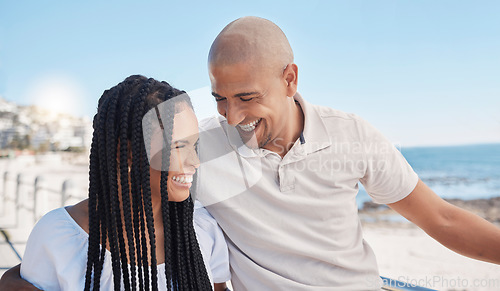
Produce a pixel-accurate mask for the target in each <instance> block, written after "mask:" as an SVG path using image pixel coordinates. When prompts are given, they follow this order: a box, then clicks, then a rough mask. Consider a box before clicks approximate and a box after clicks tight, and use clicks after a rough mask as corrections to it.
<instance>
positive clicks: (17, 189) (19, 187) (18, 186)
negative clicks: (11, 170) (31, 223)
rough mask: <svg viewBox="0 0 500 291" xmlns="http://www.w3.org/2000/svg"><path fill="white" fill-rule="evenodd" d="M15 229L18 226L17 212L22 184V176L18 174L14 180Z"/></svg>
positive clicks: (18, 210) (19, 206)
mask: <svg viewBox="0 0 500 291" xmlns="http://www.w3.org/2000/svg"><path fill="white" fill-rule="evenodd" d="M16 181H17V183H16V227H18V226H19V212H20V208H21V205H20V204H21V197H20V196H21V187H22V184H23V174H22V173H19V174H17V179H16Z"/></svg>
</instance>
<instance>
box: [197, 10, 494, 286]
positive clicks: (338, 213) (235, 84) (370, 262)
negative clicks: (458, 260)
mask: <svg viewBox="0 0 500 291" xmlns="http://www.w3.org/2000/svg"><path fill="white" fill-rule="evenodd" d="M208 69H209V75H210V81H211V83H212V95H213V96H214V98H215V100H216V101H217V110H218V112H219V113H220V115H221V117H219V118H213V119H209V120H205V121H202V123H201V125H202V128H204V129H205V130H213V131H215V132H212V134H211V135H210V136H211V138H212V139H211V140H210V141H209V143H210V146H209V147H208V149H207V144H205V145H204V146H203V147H201V150H200V156H201V158H202V160H203V156H204V155H207V151H211V150H213V149H214V148H232V149H234V151H235V152H236V153H237V155H236V158H234V159H233V160H232V161H231V159H230V158H228V159H225V160H221V161H220V162H219V163H218V164H215V163H213V164H209V163H204V164H202V166H201V168H200V179H199V182H200V185H199V187H198V192H199V199H200V201H201V202H202V203H204V204H205V206H206V208H207V209H208V211H209V212H210V213H211V214H212V215H213V216H214V217H215V218H216V220H217V221H218V223H219V225H220V226H221V228H222V229H223V231H224V233H225V235H226V239H227V242H228V246H229V253H230V265H231V273H232V279H231V281H232V284H233V286H234V288H235V290H379V289H380V288H381V286H382V281H381V278H380V277H379V274H378V269H377V263H376V260H375V255H374V253H373V251H372V249H371V248H370V246H369V245H368V244H367V243H366V242H365V241H364V240H363V235H362V230H361V224H360V222H359V218H358V215H357V206H356V201H355V197H356V194H357V193H358V182H361V183H362V184H363V185H364V187H365V189H366V190H367V192H368V194H369V195H370V196H371V197H372V199H373V200H374V201H375V202H376V203H380V204H388V205H389V206H390V207H391V208H393V209H395V210H396V211H397V212H399V213H400V214H402V215H403V216H405V217H406V218H407V219H409V220H410V221H412V222H414V223H416V224H417V225H418V226H419V227H421V228H422V229H424V230H425V231H426V232H427V233H428V234H430V235H431V236H432V237H434V238H435V239H436V240H438V241H440V242H441V243H442V244H444V245H445V246H447V247H448V248H450V249H452V250H454V251H457V252H459V253H461V254H463V255H466V256H469V257H472V258H476V259H481V260H484V261H488V262H494V263H497V264H498V263H500V251H499V248H496V247H493V246H498V245H500V230H499V229H497V228H496V227H495V226H493V225H492V224H490V223H488V222H487V221H485V220H483V219H482V218H479V217H478V216H475V215H473V214H471V213H468V212H466V211H464V210H461V209H459V208H457V207H454V206H452V205H451V204H448V203H447V202H445V201H444V200H442V199H441V198H439V197H438V196H437V195H436V194H434V192H433V191H432V190H431V189H429V188H428V187H427V186H426V185H425V184H424V183H423V182H422V181H421V180H419V178H418V176H417V175H416V173H415V172H414V171H413V169H412V168H411V167H410V165H408V163H407V162H406V160H405V159H404V157H403V156H402V155H401V153H400V152H399V151H398V150H397V149H396V148H395V147H394V146H393V145H392V144H391V143H390V142H389V141H388V140H387V139H386V138H385V137H384V136H383V135H382V134H380V133H379V132H378V131H377V130H375V129H374V128H373V127H372V126H371V125H369V124H368V123H367V122H365V121H364V120H362V119H361V118H359V117H358V116H356V115H353V114H347V113H344V112H341V111H338V110H334V109H331V108H327V107H322V106H316V105H312V104H310V103H307V102H306V101H305V100H304V99H303V98H302V97H301V96H300V94H298V93H297V80H298V67H297V65H296V64H295V63H294V62H293V52H292V49H291V47H290V44H289V43H288V40H287V38H286V36H285V34H284V33H283V32H282V31H281V29H280V28H279V27H278V26H277V25H275V24H274V23H272V22H271V21H269V20H266V19H262V18H258V17H243V18H240V19H237V20H235V21H233V22H231V23H230V24H229V25H227V26H226V27H225V28H224V29H223V30H222V31H221V32H220V34H219V35H218V36H217V38H216V39H215V41H214V42H213V44H212V47H211V49H210V53H209V57H208ZM217 130H218V131H217ZM235 132H237V133H236V134H235ZM214 137H216V138H214ZM200 140H201V138H200ZM201 141H202V140H201ZM202 142H203V141H202ZM243 143H244V144H245V146H242V144H243ZM202 145H203V143H202ZM203 148H205V149H203ZM208 155H209V154H208ZM238 166H239V167H240V169H241V171H239V170H238V169H237V168H238ZM259 174H261V175H259ZM240 184H244V185H245V187H243V189H242V188H241V185H240Z"/></svg>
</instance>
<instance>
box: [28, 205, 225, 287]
mask: <svg viewBox="0 0 500 291" xmlns="http://www.w3.org/2000/svg"><path fill="white" fill-rule="evenodd" d="M194 226H195V231H196V236H197V238H198V242H199V244H200V249H201V254H202V256H203V260H204V262H205V267H206V268H207V272H208V275H209V277H210V282H211V283H212V285H213V283H214V282H215V283H222V282H226V281H228V280H229V279H230V278H231V274H230V272H229V257H228V251H227V245H226V241H225V240H224V235H223V234H222V231H221V229H220V228H219V226H218V224H217V222H216V221H215V219H214V218H213V217H212V216H211V215H210V214H209V213H208V212H207V211H206V210H205V208H203V207H202V206H201V204H199V203H198V202H197V203H196V204H195V212H194ZM87 250H88V233H87V232H85V231H84V230H83V229H82V228H81V227H80V226H79V225H78V224H77V223H76V221H74V220H73V218H72V217H71V216H70V215H69V213H68V212H67V211H66V209H65V208H58V209H54V210H52V211H51V212H49V213H47V214H46V215H45V216H43V217H42V218H41V219H40V221H38V223H37V224H36V225H35V227H34V228H33V231H32V232H31V234H30V236H29V239H28V242H27V245H26V251H25V253H24V257H23V261H22V263H21V277H22V278H23V279H25V280H27V281H29V282H31V283H32V284H33V285H35V286H36V287H38V288H40V289H42V290H83V289H84V286H85V272H86V269H87ZM157 268H158V287H159V290H167V288H166V284H165V282H166V279H165V264H160V265H158V266H157ZM122 284H123V282H122ZM113 288H114V284H113V269H112V267H111V253H110V252H109V251H107V252H106V254H105V260H104V265H103V270H102V275H101V290H113ZM122 289H123V285H122Z"/></svg>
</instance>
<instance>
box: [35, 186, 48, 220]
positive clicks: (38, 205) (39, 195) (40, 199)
mask: <svg viewBox="0 0 500 291" xmlns="http://www.w3.org/2000/svg"><path fill="white" fill-rule="evenodd" d="M44 187H45V178H44V177H43V176H37V177H36V178H35V189H34V190H33V224H34V223H36V221H37V220H38V219H39V218H40V217H41V216H42V215H43V214H44V212H45V210H46V209H47V207H46V203H47V198H48V197H46V195H44V193H46V191H43V190H44Z"/></svg>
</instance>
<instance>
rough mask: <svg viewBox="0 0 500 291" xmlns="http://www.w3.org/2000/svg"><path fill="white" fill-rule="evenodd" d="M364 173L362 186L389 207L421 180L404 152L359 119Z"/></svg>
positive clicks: (379, 201) (408, 192)
mask: <svg viewBox="0 0 500 291" xmlns="http://www.w3.org/2000/svg"><path fill="white" fill-rule="evenodd" d="M358 130H359V134H360V142H361V144H362V146H363V154H364V161H365V163H364V164H365V173H364V176H363V177H362V178H361V180H360V181H361V183H362V184H363V186H364V187H365V189H366V192H367V193H368V195H370V196H371V198H372V199H373V201H374V202H375V203H379V204H389V203H394V202H397V201H399V200H401V199H403V198H405V197H406V196H408V195H409V194H410V193H411V192H412V191H413V189H415V186H416V185H417V182H418V176H417V174H416V173H415V172H414V171H413V169H412V167H411V166H410V165H409V164H408V162H407V161H406V159H405V158H404V157H403V155H402V154H401V152H400V151H399V150H398V149H397V148H396V147H395V146H394V145H393V144H392V143H391V142H390V141H389V140H387V138H385V136H383V135H382V133H380V132H379V131H378V130H377V129H375V128H374V127H373V126H372V125H370V124H369V123H368V122H366V121H364V120H362V119H358Z"/></svg>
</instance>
